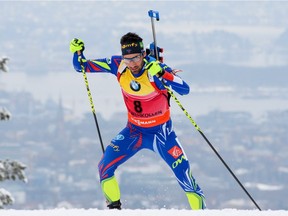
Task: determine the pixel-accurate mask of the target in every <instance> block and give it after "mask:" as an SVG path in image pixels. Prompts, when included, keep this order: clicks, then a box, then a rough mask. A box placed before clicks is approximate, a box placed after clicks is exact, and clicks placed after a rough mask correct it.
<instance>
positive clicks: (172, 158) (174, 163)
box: [153, 122, 205, 210]
mask: <svg viewBox="0 0 288 216" xmlns="http://www.w3.org/2000/svg"><path fill="white" fill-rule="evenodd" d="M153 146H154V151H156V152H158V153H159V155H160V156H161V157H162V158H163V159H164V160H165V162H166V163H167V164H168V165H169V166H170V168H171V169H172V171H173V172H174V174H175V176H176V178H177V181H178V183H179V185H180V186H181V187H182V189H183V190H184V191H185V193H186V195H187V198H188V201H189V204H190V207H191V208H192V209H195V210H196V209H204V208H205V197H204V194H203V192H202V190H201V188H200V187H199V185H198V184H197V183H196V181H195V179H194V178H193V176H192V172H191V170H190V165H189V161H188V159H187V157H186V155H185V153H184V150H183V148H182V147H181V144H180V142H179V141H178V138H177V136H176V134H175V132H174V130H173V129H172V123H171V122H168V123H166V125H164V126H163V127H162V130H161V131H159V133H157V134H156V135H155V138H154V141H153Z"/></svg>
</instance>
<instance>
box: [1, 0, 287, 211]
mask: <svg viewBox="0 0 288 216" xmlns="http://www.w3.org/2000/svg"><path fill="white" fill-rule="evenodd" d="M150 9H155V10H159V11H160V17H161V22H160V23H159V22H157V23H156V30H157V39H158V42H159V43H158V45H159V46H160V47H163V48H164V60H165V62H166V63H167V64H168V65H169V66H171V67H175V68H177V69H182V70H183V71H184V72H185V73H181V76H182V78H184V80H185V81H187V82H188V83H189V85H190V86H191V94H190V95H188V96H187V97H183V98H182V97H181V98H180V100H181V101H182V102H183V104H184V106H185V108H186V109H187V110H188V112H189V113H190V114H191V115H192V117H193V118H195V121H196V123H197V124H199V126H200V128H201V129H202V131H203V132H204V134H205V135H206V136H207V138H208V139H209V140H210V142H211V143H212V144H213V146H214V147H215V148H216V150H217V151H219V153H220V155H221V156H222V157H223V159H224V160H225V161H226V162H227V164H228V165H229V166H230V168H231V169H232V170H233V171H234V172H235V174H236V176H237V177H238V178H239V180H240V181H241V182H242V183H243V185H244V186H245V187H246V188H247V190H248V191H249V192H250V194H251V196H252V197H253V198H254V199H255V200H256V201H257V203H258V204H259V206H260V207H261V208H262V209H286V210H287V209H288V205H287V201H286V199H287V198H286V193H287V192H288V191H287V181H288V161H287V156H288V151H287V148H288V147H287V146H288V145H287V141H288V135H287V129H288V103H287V99H288V88H287V82H288V76H287V71H288V13H287V11H288V2H287V1H191V2H189V1H147V2H146V1H145V2H144V1H139V2H137V3H136V2H133V4H130V3H129V4H128V3H127V4H126V3H125V4H124V6H123V2H122V1H95V2H94V1H87V2H82V1H81V2H80V1H73V2H72V1H69V2H67V1H53V2H49V1H1V2H0V11H1V13H0V17H1V19H0V32H1V34H0V39H1V40H0V55H1V56H2V55H3V57H1V56H0V57H1V58H2V59H3V58H5V57H9V59H10V60H9V62H8V66H9V72H8V73H4V72H3V73H2V72H1V74H0V78H1V80H0V109H1V110H0V112H1V118H2V119H5V121H0V137H1V138H0V148H1V151H0V159H1V160H5V159H11V160H17V161H20V162H21V163H23V164H25V165H26V166H27V169H26V170H25V173H26V175H27V176H26V177H27V179H28V182H27V183H23V182H13V184H12V183H11V182H9V181H8V182H1V185H0V187H1V188H2V187H3V188H5V189H7V190H9V191H10V192H11V194H12V195H13V196H14V198H15V203H14V204H13V206H7V207H6V208H16V209H48V208H56V207H67V208H70V207H74V208H99V209H103V208H106V205H105V200H104V197H103V195H102V192H101V190H100V184H99V178H98V170H97V164H98V162H99V160H100V158H101V154H102V153H101V147H100V143H99V138H98V136H97V132H96V128H95V123H94V119H93V116H92V114H91V112H87V110H89V108H90V107H89V103H88V101H87V100H88V99H87V93H86V92H85V89H84V87H83V80H82V77H81V74H80V75H79V74H77V75H79V76H77V75H76V73H75V72H74V71H73V67H72V64H71V61H72V54H71V53H70V52H69V42H70V40H71V39H72V38H74V37H79V38H81V39H83V40H84V41H85V55H86V57H87V58H98V57H101V58H102V57H106V56H111V55H112V54H117V53H119V39H120V37H121V36H122V35H123V34H124V33H127V32H128V31H133V32H137V33H139V34H140V35H141V36H142V37H143V39H144V43H145V45H148V44H149V43H150V42H151V40H152V33H151V25H150V20H149V17H148V16H147V11H148V10H150ZM135 11H137V13H136V12H135ZM180 12H181V14H180ZM75 14H77V15H75ZM7 69H8V68H7ZM2 71H8V70H6V68H5V69H4V70H3V69H2ZM72 74H73V75H72ZM78 77H80V78H79V79H81V81H79V79H78ZM103 77H104V78H103ZM111 77H112V76H111ZM97 78H98V79H96V78H95V79H92V78H90V77H89V82H90V81H91V82H90V84H91V85H90V87H91V91H92V94H93V96H95V97H94V100H95V101H94V103H95V102H99V103H97V117H98V121H99V125H100V129H101V134H102V138H103V141H104V144H105V146H107V145H108V144H109V143H110V140H111V139H112V138H113V137H114V136H116V135H117V133H118V132H119V131H120V130H121V129H122V128H123V127H124V126H125V123H126V113H125V112H124V111H123V109H122V111H121V109H119V107H122V105H123V102H122V97H121V96H119V97H118V96H116V92H118V90H119V89H118V86H117V82H116V81H115V80H114V77H112V78H111V79H110V77H108V76H104V75H103V76H97ZM112 79H113V83H115V84H111V83H110V81H111V80H112ZM95 82H97V83H95ZM78 85H79V86H78ZM80 85H81V86H80ZM107 86H109V89H107ZM116 86H117V87H116ZM94 87H97V94H96V92H95V90H94ZM83 107H84V108H85V110H86V111H83ZM171 107H172V118H173V121H174V127H175V131H176V133H177V135H178V136H179V140H180V142H181V143H182V145H183V147H184V149H185V151H186V154H187V156H188V158H189V160H190V163H191V168H192V171H193V175H194V177H195V178H196V179H197V181H198V183H199V184H200V186H201V187H202V189H203V190H204V192H205V194H206V198H207V206H208V208H209V209H223V208H238V209H254V208H255V206H254V205H253V203H252V202H251V200H249V198H248V196H247V195H246V194H245V193H244V191H243V190H242V189H241V188H240V186H239V185H238V184H237V182H236V181H235V179H233V177H232V176H231V175H230V173H229V172H228V171H227V169H226V168H225V167H224V165H223V164H222V162H221V161H220V160H219V158H217V156H216V155H215V153H213V151H212V150H211V149H210V147H209V145H207V143H206V142H205V140H204V139H203V138H202V136H201V135H200V134H199V133H198V132H197V131H196V130H195V129H194V127H193V125H192V124H191V123H190V121H189V120H188V119H187V118H186V117H185V115H184V114H183V113H182V111H181V110H180V111H179V108H178V107H177V105H176V107H175V103H173V102H172V101H171ZM98 111H99V112H98ZM105 111H106V112H108V113H110V114H111V116H110V117H109V118H107V117H106V116H104V114H103V113H104V112H105ZM201 111H202V112H201ZM7 113H8V114H9V115H8V114H7ZM195 113H197V115H195ZM116 176H117V178H118V179H119V182H120V186H121V194H122V198H121V199H122V200H121V201H122V203H123V207H124V208H131V209H136V208H149V209H151V208H152V209H153V208H157V209H158V208H179V209H183V208H186V209H188V208H189V207H188V203H187V200H186V196H185V194H184V193H183V191H182V190H181V189H180V187H179V185H178V184H177V182H176V180H175V178H174V176H173V175H172V172H171V171H170V170H169V169H168V167H167V165H166V164H165V163H164V162H163V161H162V160H161V159H160V158H158V157H157V156H156V154H154V153H152V152H149V151H145V150H144V151H142V152H140V153H138V154H137V155H136V156H135V157H134V158H132V159H131V160H129V161H128V162H127V163H126V164H124V165H123V166H121V167H119V169H118V170H117V173H116Z"/></svg>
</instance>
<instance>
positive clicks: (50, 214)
mask: <svg viewBox="0 0 288 216" xmlns="http://www.w3.org/2000/svg"><path fill="white" fill-rule="evenodd" d="M66 215H69V216H103V215H109V216H144V215H145V216H176V215H177V216H188V215H189V216H193V215H195V216H196V215H197V216H231V215H233V216H284V215H285V216H287V215H288V211H284V210H275V211H272V210H268V211H259V210H236V209H223V210H204V211H202V210H200V211H191V210H177V209H159V210H155V209H147V210H128V209H127V210H121V211H119V210H98V209H51V210H1V216H66Z"/></svg>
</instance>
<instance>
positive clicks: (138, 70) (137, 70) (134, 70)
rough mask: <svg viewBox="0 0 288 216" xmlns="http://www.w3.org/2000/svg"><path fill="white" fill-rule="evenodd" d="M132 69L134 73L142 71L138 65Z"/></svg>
mask: <svg viewBox="0 0 288 216" xmlns="http://www.w3.org/2000/svg"><path fill="white" fill-rule="evenodd" d="M130 71H131V72H132V73H133V74H138V73H139V72H140V69H139V68H138V67H137V68H136V67H135V68H130Z"/></svg>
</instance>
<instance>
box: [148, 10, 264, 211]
mask: <svg viewBox="0 0 288 216" xmlns="http://www.w3.org/2000/svg"><path fill="white" fill-rule="evenodd" d="M154 14H155V16H154ZM148 15H149V16H150V17H151V22H152V31H153V39H154V44H155V42H156V33H155V27H154V21H153V17H156V20H157V21H159V19H160V17H159V12H157V11H152V10H150V11H149V12H148ZM155 46H156V44H155ZM156 49H157V47H156ZM156 59H157V60H158V57H157V56H156ZM164 86H165V85H164ZM165 88H166V89H167V91H168V93H169V94H170V95H171V97H172V98H173V99H174V101H175V102H176V103H177V104H178V106H179V107H180V108H181V109H182V111H183V112H184V114H185V115H186V117H187V118H188V119H189V120H190V122H191V123H192V124H193V125H194V127H195V128H196V130H197V131H198V132H199V133H200V134H201V136H202V137H203V138H204V140H205V141H206V142H207V143H208V145H209V146H210V147H211V149H212V150H213V151H214V153H215V154H216V155H217V157H218V158H219V159H220V160H221V162H222V163H223V164H224V166H225V167H226V168H227V170H228V171H229V172H230V174H231V175H232V176H233V177H234V179H235V180H236V182H237V183H238V184H239V185H240V187H241V188H242V189H243V190H244V192H245V193H246V194H247V196H248V197H249V198H250V200H251V201H252V202H253V203H254V205H255V206H256V207H257V208H258V210H259V211H261V208H260V207H259V205H258V204H257V203H256V201H255V200H254V199H253V197H252V196H251V195H250V194H249V192H248V191H247V190H246V188H245V187H244V186H243V184H242V183H241V182H240V180H239V179H238V178H237V176H236V175H235V174H234V173H233V171H232V170H231V169H230V167H229V166H228V165H227V163H226V162H225V160H224V159H223V158H222V157H221V155H220V154H219V153H218V152H217V150H216V149H215V148H214V146H213V145H212V144H211V142H210V141H209V140H208V139H207V137H206V136H205V135H204V133H203V132H202V131H201V129H200V127H199V126H198V125H197V124H196V122H195V121H194V120H193V118H192V117H191V115H190V114H189V113H188V112H187V110H186V109H185V108H184V107H183V106H182V104H181V102H180V101H179V100H178V98H177V97H176V96H175V94H174V92H173V91H172V90H171V89H170V88H169V87H168V86H165Z"/></svg>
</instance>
